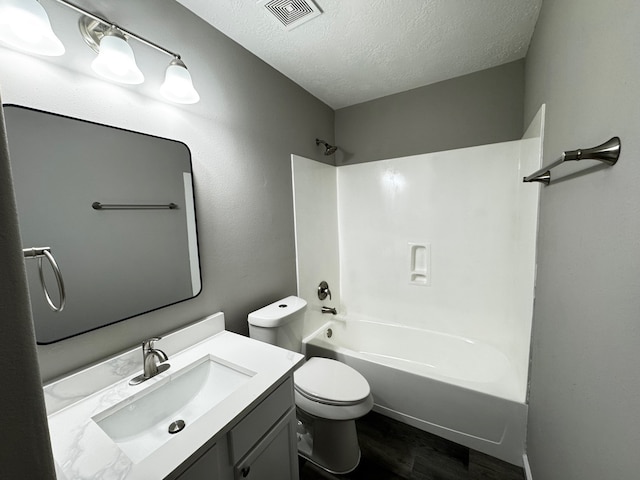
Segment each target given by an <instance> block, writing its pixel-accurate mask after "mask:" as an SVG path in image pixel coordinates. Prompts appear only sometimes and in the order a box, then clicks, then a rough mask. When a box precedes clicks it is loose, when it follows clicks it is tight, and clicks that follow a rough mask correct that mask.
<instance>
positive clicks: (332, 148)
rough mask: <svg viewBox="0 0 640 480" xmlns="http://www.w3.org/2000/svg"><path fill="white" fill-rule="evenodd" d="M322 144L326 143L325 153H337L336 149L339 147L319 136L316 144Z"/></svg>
mask: <svg viewBox="0 0 640 480" xmlns="http://www.w3.org/2000/svg"><path fill="white" fill-rule="evenodd" d="M320 144H323V145H324V154H325V155H333V154H334V153H336V150H338V147H336V146H333V145H329V144H328V143H327V142H325V141H324V140H320V139H319V138H316V145H320Z"/></svg>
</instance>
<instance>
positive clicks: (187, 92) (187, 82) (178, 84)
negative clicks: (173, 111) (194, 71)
mask: <svg viewBox="0 0 640 480" xmlns="http://www.w3.org/2000/svg"><path fill="white" fill-rule="evenodd" d="M160 93H162V95H163V96H164V97H165V98H166V99H167V100H170V101H172V102H175V103H185V104H190V103H197V102H198V101H200V95H198V92H197V91H196V89H195V88H193V81H192V80H191V74H190V73H189V71H188V70H187V67H186V65H185V64H184V62H183V61H182V60H180V59H179V58H174V59H173V60H172V61H171V63H169V66H168V67H167V70H166V72H165V76H164V83H163V84H162V86H161V87H160Z"/></svg>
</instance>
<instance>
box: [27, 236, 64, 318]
mask: <svg viewBox="0 0 640 480" xmlns="http://www.w3.org/2000/svg"><path fill="white" fill-rule="evenodd" d="M22 253H23V255H24V258H37V259H38V274H39V275H40V285H42V291H43V292H44V298H45V300H46V301H47V303H48V304H49V308H51V310H53V311H54V312H61V311H62V309H63V308H64V305H65V303H66V301H67V295H66V293H65V290H64V281H63V280H62V273H60V267H58V263H57V262H56V260H55V258H53V255H52V254H51V248H49V247H33V248H24V249H22ZM42 257H46V259H47V260H49V264H50V265H51V268H52V269H53V274H54V275H55V277H56V283H57V284H58V292H59V293H60V305H56V304H55V303H53V300H51V296H50V295H49V290H48V289H47V284H46V282H45V280H44V272H43V271H42Z"/></svg>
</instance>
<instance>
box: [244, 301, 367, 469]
mask: <svg viewBox="0 0 640 480" xmlns="http://www.w3.org/2000/svg"><path fill="white" fill-rule="evenodd" d="M306 308H307V302H306V301H305V300H304V299H302V298H299V297H296V296H290V297H287V298H283V299H282V300H279V301H277V302H274V303H272V304H270V305H267V306H266V307H263V308H261V309H259V310H256V311H255V312H252V313H250V314H249V316H248V321H249V336H250V337H251V338H254V339H256V340H260V341H262V342H266V343H270V344H272V345H277V346H279V347H282V348H286V349H288V350H292V351H295V352H298V353H299V352H301V350H302V328H303V326H304V311H305V309H306ZM293 378H294V386H295V403H296V416H297V418H298V434H297V436H298V454H299V455H300V456H301V457H303V458H305V459H307V460H309V461H310V462H312V463H314V464H316V465H318V466H319V467H321V468H323V469H325V470H327V471H328V472H331V473H336V474H342V473H348V472H350V471H352V470H353V469H355V468H356V467H357V466H358V463H359V462H360V447H359V446H358V437H357V434H356V424H355V419H356V418H359V417H362V416H364V415H366V414H367V413H368V412H369V411H370V410H371V408H372V407H373V397H372V396H371V389H370V388H369V384H368V383H367V380H366V379H365V378H364V377H363V376H362V375H361V374H360V373H358V372H357V371H356V370H354V369H353V368H351V367H350V366H348V365H346V364H344V363H341V362H339V361H337V360H331V359H328V358H320V357H312V358H309V359H307V361H306V362H305V363H304V364H303V365H302V366H300V367H299V368H298V369H297V370H296V371H295V372H294V374H293Z"/></svg>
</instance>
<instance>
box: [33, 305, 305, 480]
mask: <svg viewBox="0 0 640 480" xmlns="http://www.w3.org/2000/svg"><path fill="white" fill-rule="evenodd" d="M206 321H209V322H213V324H214V330H213V331H215V329H220V328H219V326H220V325H222V328H224V317H223V316H222V314H216V315H214V316H212V317H209V319H207V320H205V321H204V322H206ZM204 322H201V325H196V326H195V327H194V328H195V329H196V330H197V329H200V335H201V334H202V333H201V332H202V324H203V323H204ZM210 326H211V323H210V324H209V327H210ZM216 326H217V327H216ZM191 331H192V332H193V331H194V329H193V328H192V329H191ZM211 332H212V330H211V328H209V331H207V332H206V333H207V335H208V336H206V337H205V338H203V339H200V340H199V341H198V342H197V343H195V344H194V345H192V346H190V347H187V348H185V349H182V350H180V351H178V352H176V351H175V350H176V348H178V346H179V345H180V342H182V343H184V337H182V338H183V339H182V340H177V338H178V337H177V335H178V334H179V332H177V333H176V334H172V335H170V336H167V337H166V340H165V339H163V340H161V341H159V342H158V343H157V347H158V348H161V349H163V350H165V351H166V353H167V354H168V355H169V363H170V364H171V368H169V370H167V371H165V372H162V373H160V374H158V375H157V376H155V377H153V378H151V379H149V380H147V381H145V382H144V383H142V384H140V385H137V386H130V385H129V383H128V382H129V380H130V379H131V377H133V376H135V375H137V374H139V373H140V371H141V357H142V355H141V353H140V351H139V350H140V349H139V348H138V349H134V350H131V351H129V352H126V353H124V354H122V355H119V356H116V357H113V358H111V359H109V360H106V361H104V362H102V363H100V364H98V365H95V366H93V367H90V368H88V369H86V370H83V371H81V372H78V373H76V374H73V375H70V376H69V377H65V378H62V379H60V380H58V381H56V382H53V383H51V384H48V385H46V386H45V387H44V391H45V400H46V404H47V413H48V422H49V431H50V436H51V445H52V449H53V455H54V460H55V464H56V472H57V474H58V479H59V480H75V479H89V478H90V479H110V480H111V479H127V480H134V479H140V480H148V479H150V478H153V479H161V478H164V477H165V476H167V475H168V474H169V473H171V472H172V471H173V470H175V469H176V468H177V467H178V466H179V465H180V464H182V463H183V462H184V461H185V460H186V459H187V458H189V457H190V456H191V455H192V454H193V453H194V452H195V451H196V450H198V448H200V447H201V446H202V445H204V444H205V443H206V442H208V441H209V440H211V439H212V438H214V437H216V436H218V435H220V434H224V433H225V432H226V431H228V430H229V428H230V427H232V426H233V424H234V422H235V421H236V420H239V419H240V418H242V417H243V416H244V415H245V414H246V413H248V411H250V410H251V409H252V408H253V407H255V406H256V405H257V404H258V403H259V402H260V401H261V400H262V399H263V398H265V397H266V395H267V394H268V393H269V392H270V391H271V390H272V389H273V388H274V387H275V386H276V385H278V384H279V383H280V382H281V381H282V379H284V378H285V377H286V376H287V375H289V374H290V373H291V372H292V371H293V370H294V369H295V368H296V367H297V366H298V365H300V364H301V363H302V361H303V356H302V355H300V354H298V353H294V352H290V351H287V350H284V349H281V348H277V347H274V346H272V345H268V344H266V343H262V342H258V341H256V340H252V339H250V338H247V337H244V336H242V335H237V334H235V333H231V332H228V331H225V330H222V331H219V332H217V333H213V334H211ZM171 337H173V338H171ZM164 342H166V346H165V345H164V344H163V343H164ZM136 355H137V356H138V357H139V358H138V357H136ZM208 356H212V357H213V358H214V359H219V360H221V361H223V362H229V363H230V364H233V365H236V366H238V367H240V368H241V369H244V370H246V371H249V372H251V373H252V374H253V375H252V376H251V378H250V379H249V380H248V381H247V382H246V383H244V384H243V385H241V386H240V387H239V388H237V389H236V390H235V391H233V392H232V393H231V394H230V395H229V396H227V397H226V398H224V399H223V400H221V401H220V402H219V403H218V404H216V405H215V406H214V407H213V408H212V409H211V410H209V411H208V412H206V413H204V414H203V415H202V416H201V417H200V418H198V419H197V420H195V421H194V422H192V423H191V424H189V425H187V426H186V427H185V428H184V430H183V431H181V432H180V433H179V434H177V435H174V436H171V437H170V438H168V439H167V441H166V442H165V443H164V444H163V445H161V446H160V447H158V448H157V449H156V450H155V451H153V452H151V453H150V454H149V455H148V456H146V457H145V458H143V459H142V460H140V461H138V462H137V463H136V462H134V461H132V460H131V459H130V458H129V457H128V456H127V454H126V453H125V452H123V451H122V450H121V449H120V448H119V446H118V445H117V444H116V443H115V442H114V441H113V440H112V439H111V438H110V437H109V436H108V435H107V434H106V433H105V432H104V431H103V430H102V428H101V427H100V426H99V425H98V424H97V423H96V421H95V420H94V418H98V417H99V416H100V414H101V413H102V412H104V411H105V410H108V409H110V408H111V407H113V406H114V405H117V404H120V403H121V402H123V401H126V400H127V399H128V398H130V397H131V396H132V395H136V394H137V393H139V392H142V391H145V389H149V388H153V386H154V385H156V384H159V382H163V380H164V381H165V382H166V377H167V376H171V375H172V374H173V373H174V372H176V371H179V370H180V369H182V368H184V367H186V366H189V365H191V364H193V363H194V362H196V361H198V360H200V359H202V358H203V357H208ZM136 358H137V362H136V361H135V359H136ZM137 397H138V395H136V398H137ZM125 408H126V407H125Z"/></svg>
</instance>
